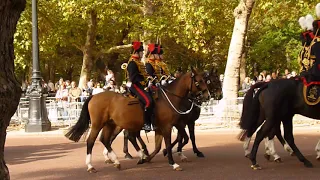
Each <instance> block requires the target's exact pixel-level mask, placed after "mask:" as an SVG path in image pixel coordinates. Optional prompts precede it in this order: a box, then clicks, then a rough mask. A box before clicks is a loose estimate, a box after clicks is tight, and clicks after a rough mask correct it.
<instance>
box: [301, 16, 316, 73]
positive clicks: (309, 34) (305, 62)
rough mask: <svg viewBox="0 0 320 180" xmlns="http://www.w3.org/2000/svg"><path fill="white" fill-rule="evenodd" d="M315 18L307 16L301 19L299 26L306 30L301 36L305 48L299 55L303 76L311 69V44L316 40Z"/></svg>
mask: <svg viewBox="0 0 320 180" xmlns="http://www.w3.org/2000/svg"><path fill="white" fill-rule="evenodd" d="M312 22H313V17H312V16H311V15H307V16H306V17H301V18H300V19H299V24H300V26H301V28H302V29H303V30H304V32H302V33H301V34H300V40H301V42H302V46H303V48H302V49H301V51H300V53H299V63H300V65H301V75H306V74H307V71H308V70H309V69H310V65H311V64H310V63H311V61H310V53H309V52H310V44H311V41H312V40H313V38H314V35H313V31H312V30H313V26H312Z"/></svg>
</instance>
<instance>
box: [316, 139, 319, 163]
mask: <svg viewBox="0 0 320 180" xmlns="http://www.w3.org/2000/svg"><path fill="white" fill-rule="evenodd" d="M316 152H317V160H319V161H320V140H319V142H318V144H317V146H316Z"/></svg>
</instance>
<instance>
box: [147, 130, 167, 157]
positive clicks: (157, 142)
mask: <svg viewBox="0 0 320 180" xmlns="http://www.w3.org/2000/svg"><path fill="white" fill-rule="evenodd" d="M154 138H155V149H154V151H153V152H152V153H151V154H150V156H149V157H147V159H146V162H150V161H151V160H152V159H153V158H154V156H156V154H158V152H159V151H160V150H161V144H162V138H163V136H162V134H161V131H160V130H159V129H157V130H156V131H155V136H154Z"/></svg>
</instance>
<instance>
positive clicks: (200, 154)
mask: <svg viewBox="0 0 320 180" xmlns="http://www.w3.org/2000/svg"><path fill="white" fill-rule="evenodd" d="M196 154H197V157H199V158H204V154H203V153H202V152H197V153H196Z"/></svg>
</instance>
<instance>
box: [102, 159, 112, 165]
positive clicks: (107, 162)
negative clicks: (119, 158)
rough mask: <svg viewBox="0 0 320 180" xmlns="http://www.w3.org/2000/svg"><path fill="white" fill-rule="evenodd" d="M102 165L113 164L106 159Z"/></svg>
mask: <svg viewBox="0 0 320 180" xmlns="http://www.w3.org/2000/svg"><path fill="white" fill-rule="evenodd" d="M104 163H106V164H112V163H113V162H112V161H111V159H107V160H105V161H104Z"/></svg>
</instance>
